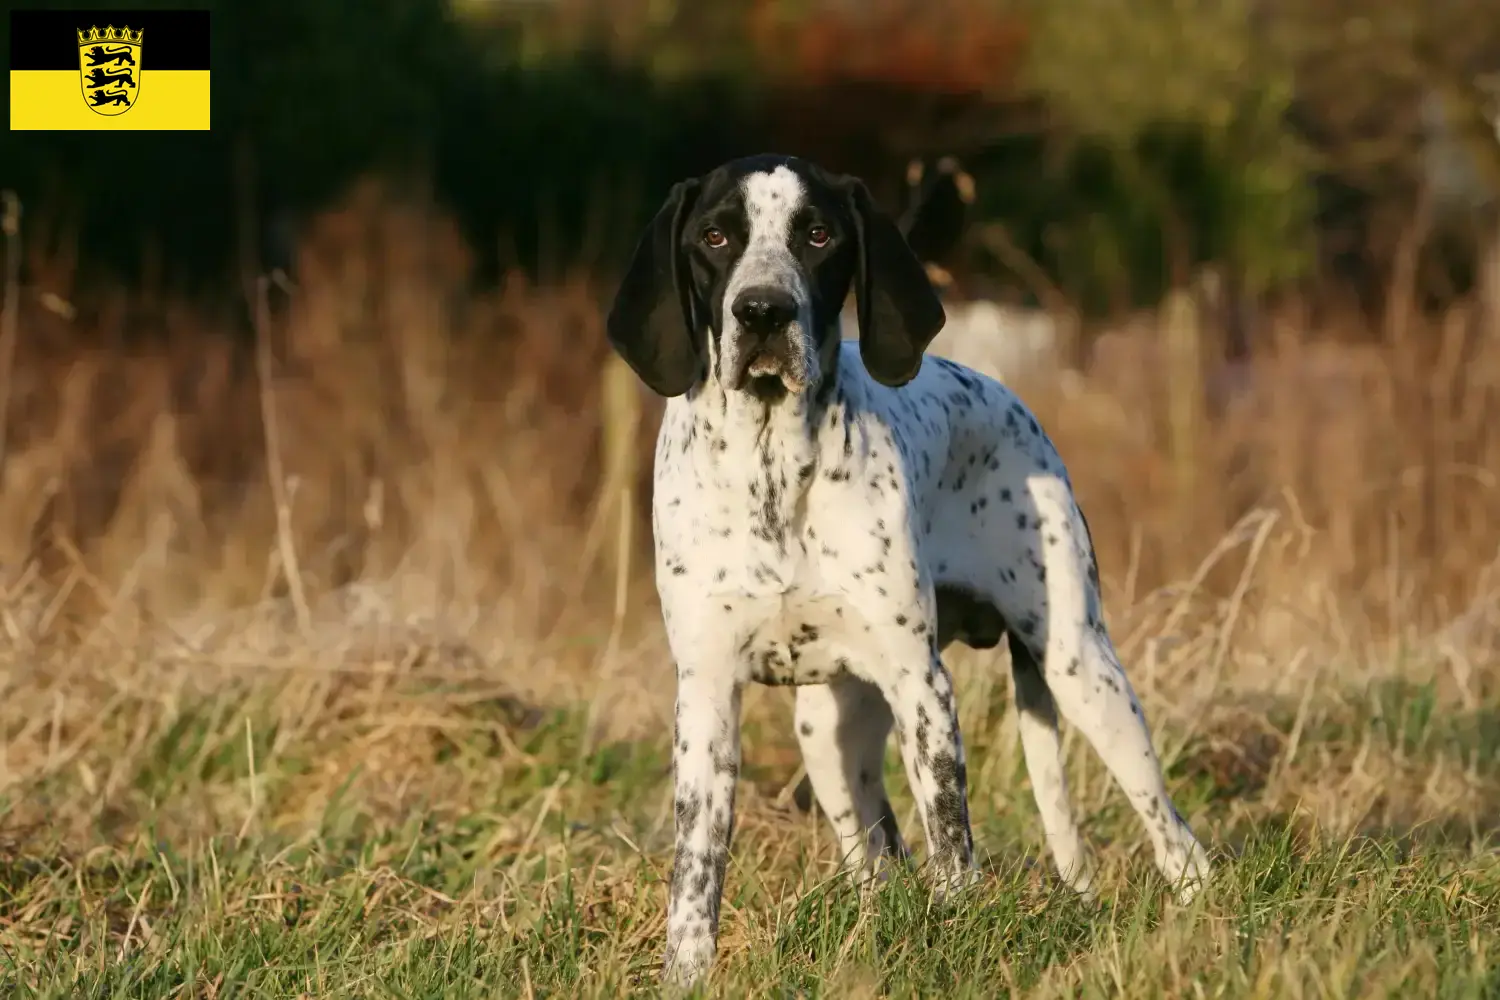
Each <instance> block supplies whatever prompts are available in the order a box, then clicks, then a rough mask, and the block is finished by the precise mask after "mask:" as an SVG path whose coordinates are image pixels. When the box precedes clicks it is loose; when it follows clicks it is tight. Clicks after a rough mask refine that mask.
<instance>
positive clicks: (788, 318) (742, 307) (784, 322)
mask: <svg viewBox="0 0 1500 1000" xmlns="http://www.w3.org/2000/svg"><path fill="white" fill-rule="evenodd" d="M730 312H732V313H734V318H735V319H737V320H739V321H740V328H741V329H743V330H745V331H746V332H748V333H758V334H767V333H776V332H778V331H780V330H784V329H785V328H786V327H788V326H790V325H791V323H792V321H793V320H795V319H796V318H797V300H796V299H794V298H792V294H791V292H785V291H782V290H781V289H779V288H747V289H745V290H744V291H743V292H741V293H740V294H739V295H737V296H735V299H734V305H732V306H730Z"/></svg>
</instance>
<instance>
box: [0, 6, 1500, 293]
mask: <svg viewBox="0 0 1500 1000" xmlns="http://www.w3.org/2000/svg"><path fill="white" fill-rule="evenodd" d="M137 5H138V3H136V4H120V5H118V6H122V7H125V6H137ZM103 6H104V7H114V6H117V5H116V4H108V3H106V4H103ZM198 6H207V7H208V8H209V9H210V10H212V12H213V26H214V29H213V31H214V44H215V52H214V54H213V66H214V70H213V72H214V112H213V114H214V117H213V130H212V131H211V132H209V133H207V134H192V133H181V134H145V133H142V134H134V133H130V134H120V135H117V136H114V137H112V139H111V143H112V148H113V149H118V150H120V151H121V154H120V155H119V156H118V157H117V159H116V161H115V162H114V163H113V164H112V165H111V169H110V170H108V171H100V170H99V169H97V163H96V162H95V161H94V160H93V159H92V158H91V149H92V144H94V143H95V142H96V137H95V136H92V135H89V134H86V133H77V134H67V133H57V134H25V133H9V134H7V135H6V136H4V138H3V143H4V145H3V149H0V164H3V166H0V174H3V182H4V184H5V185H6V186H7V187H10V188H12V189H14V190H16V191H17V192H18V193H19V194H20V195H21V198H22V199H23V201H24V202H25V203H26V204H27V206H29V209H30V212H29V214H30V217H31V220H32V221H31V223H30V225H29V227H28V233H29V239H30V243H31V258H32V260H33V262H35V263H36V268H35V270H38V271H39V270H40V263H39V262H40V260H41V259H43V258H46V259H48V260H49V261H50V262H51V267H52V269H53V270H54V271H57V270H59V269H60V270H61V271H62V272H64V273H61V274H56V275H54V276H53V279H52V280H54V281H65V282H68V283H73V282H76V281H79V280H86V282H94V281H100V280H117V281H120V282H124V283H127V284H130V285H132V286H136V287H139V286H148V287H155V286H157V285H160V286H162V287H163V288H169V289H176V290H191V291H193V292H195V293H207V294H212V293H214V292H218V291H222V289H224V288H225V287H226V284H225V282H226V279H230V280H231V282H233V281H236V280H238V281H243V277H244V275H245V274H247V273H252V272H255V273H258V272H259V271H261V270H264V269H265V268H267V267H271V266H278V265H279V266H286V265H287V264H288V262H289V256H290V254H291V253H292V250H291V248H292V246H293V245H294V244H295V240H296V234H297V233H298V232H299V227H300V225H301V223H302V222H303V220H305V219H306V218H307V217H308V215H309V213H312V212H314V211H315V210H317V209H319V208H321V207H323V206H325V205H326V204H328V203H329V202H330V201H331V200H332V199H334V198H335V197H336V196H337V195H339V194H340V193H342V192H343V191H344V190H345V189H346V188H347V187H348V185H349V184H350V183H351V182H352V181H353V180H354V179H355V178H356V177H357V176H360V175H363V174H368V173H371V172H378V173H382V174H386V175H390V176H395V177H399V178H402V179H403V180H407V181H412V182H420V183H422V184H425V185H429V186H430V189H431V191H432V192H433V194H434V196H435V197H436V198H437V199H438V201H440V202H441V203H442V204H444V205H445V206H447V207H448V208H450V209H451V210H452V211H453V212H454V214H455V215H456V217H457V218H458V219H460V220H461V222H462V225H463V226H464V228H465V230H466V232H465V235H466V236H467V238H468V242H469V243H470V244H471V246H472V247H473V249H474V250H475V252H476V255H477V264H478V265H479V266H478V270H477V271H476V277H477V278H478V279H480V280H485V279H493V278H495V277H496V276H497V275H498V274H499V273H500V272H501V271H502V270H505V269H511V268H521V269H524V270H526V271H528V272H530V273H532V274H546V273H549V272H553V273H555V272H557V271H562V270H568V269H572V268H578V267H582V268H590V269H595V270H601V269H602V270H606V271H607V270H609V269H611V268H613V267H614V266H616V265H617V264H618V263H619V260H620V258H621V256H622V255H623V254H624V253H625V252H626V251H627V250H628V248H629V245H630V243H631V240H632V238H633V236H634V232H635V227H636V226H637V225H638V224H639V222H640V221H641V220H642V219H643V218H644V217H645V215H646V213H648V212H649V211H650V210H651V209H652V207H653V205H654V202H655V199H657V198H659V197H660V195H661V192H662V191H664V190H665V189H666V187H667V186H668V185H669V184H670V183H671V182H672V181H673V180H675V179H677V178H679V177H681V176H684V175H687V174H690V173H694V172H697V171H700V170H702V169H705V168H707V167H709V166H711V165H713V164H714V163H716V162H718V161H721V160H723V159H725V158H727V157H729V156H732V155H736V154H741V153H747V152H752V151H759V150H764V149H774V150H782V151H788V152H796V153H800V154H804V155H807V156H810V157H813V158H816V159H820V160H822V161H824V162H826V163H828V164H829V165H830V166H833V167H835V168H838V169H844V170H849V171H853V172H858V173H861V174H863V175H865V176H866V177H867V178H868V179H869V180H870V181H871V182H872V183H873V184H874V185H875V186H876V188H877V191H878V192H884V193H885V194H886V195H887V196H888V197H889V196H891V193H892V192H894V191H895V190H896V185H898V184H899V182H900V178H901V174H902V171H903V169H904V167H905V164H906V163H907V161H908V160H909V159H911V158H913V157H926V158H931V157H934V156H941V155H957V156H959V157H960V158H961V159H962V161H963V162H964V164H965V165H966V167H968V168H969V170H970V171H971V172H972V173H973V174H974V175H975V177H976V180H977V181H978V182H979V184H978V187H979V191H980V193H981V202H980V205H979V209H978V214H979V215H980V216H981V218H982V219H984V220H987V221H991V222H994V223H997V224H1000V225H1003V227H1004V235H1005V243H1006V245H1007V246H1008V247H1009V248H1010V249H1011V250H1012V251H1013V252H1014V251H1019V252H1020V253H1021V254H1024V256H1025V258H1026V259H1027V260H1029V261H1030V262H1033V263H1034V264H1035V265H1036V266H1037V268H1038V269H1039V273H1040V274H1042V275H1045V276H1046V279H1047V282H1048V283H1049V284H1050V285H1051V286H1052V287H1055V288H1057V289H1060V290H1061V291H1062V292H1063V293H1064V294H1066V295H1067V296H1068V297H1069V298H1070V299H1071V300H1072V301H1073V302H1074V303H1075V304H1076V305H1078V306H1079V307H1080V308H1082V309H1084V310H1086V311H1088V312H1090V313H1093V314H1101V313H1115V312H1119V311H1121V310H1125V309H1129V308H1132V307H1139V306H1141V305H1144V304H1151V303H1155V302H1157V301H1158V300H1159V299H1160V297H1161V295H1162V294H1163V292H1164V291H1165V290H1166V289H1167V288H1168V287H1171V286H1173V285H1181V284H1183V283H1185V282H1186V281H1187V280H1188V278H1189V275H1190V274H1191V273H1193V272H1194V271H1195V270H1196V269H1198V268H1200V267H1202V266H1203V265H1205V264H1216V265H1218V266H1219V267H1221V268H1222V269H1223V271H1224V273H1225V274H1226V275H1228V276H1229V277H1231V278H1232V280H1233V281H1234V282H1235V283H1236V286H1237V287H1243V288H1244V289H1245V291H1247V292H1249V293H1253V294H1260V293H1272V292H1283V291H1286V290H1288V289H1297V290H1298V291H1299V292H1301V293H1302V294H1308V293H1310V291H1312V290H1316V291H1317V292H1318V293H1319V295H1320V297H1321V298H1323V299H1333V298H1342V299H1348V298H1349V297H1351V296H1352V297H1353V299H1354V300H1355V301H1357V302H1359V303H1361V304H1362V305H1363V306H1364V307H1365V308H1375V307H1378V305H1379V299H1380V295H1381V294H1382V292H1383V290H1384V289H1385V288H1386V287H1387V284H1388V281H1387V279H1388V278H1389V275H1390V271H1391V269H1392V268H1393V267H1396V266H1397V264H1396V261H1397V258H1398V257H1399V247H1400V246H1401V245H1402V234H1403V233H1408V232H1409V230H1410V229H1411V227H1412V225H1413V224H1414V223H1413V220H1418V221H1419V222H1420V224H1421V225H1422V226H1425V227H1428V228H1431V229H1433V230H1434V231H1435V232H1438V234H1439V236H1440V237H1441V238H1438V237H1434V238H1433V239H1431V240H1424V241H1423V243H1424V244H1431V245H1432V247H1433V248H1435V249H1433V250H1431V251H1430V252H1426V257H1431V258H1432V259H1431V260H1430V261H1429V260H1427V259H1426V258H1424V260H1423V261H1422V262H1421V265H1420V268H1419V270H1420V271H1421V279H1422V294H1424V295H1433V296H1438V297H1445V296H1447V297H1451V296H1452V295H1455V294H1462V293H1463V292H1464V291H1466V290H1467V289H1468V288H1469V287H1470V285H1471V284H1472V282H1473V275H1474V266H1475V265H1474V259H1475V256H1474V245H1475V244H1474V234H1475V233H1477V232H1481V231H1483V226H1481V225H1476V223H1485V224H1487V219H1486V214H1487V213H1488V212H1490V211H1492V210H1493V207H1494V204H1495V190H1496V188H1497V187H1500V183H1497V181H1500V139H1497V138H1496V130H1495V128H1494V125H1493V123H1494V120H1495V117H1496V115H1497V111H1496V105H1495V103H1494V101H1495V98H1496V97H1497V96H1500V88H1497V87H1496V82H1497V80H1500V74H1497V70H1500V18H1496V17H1494V16H1493V12H1490V14H1489V15H1488V16H1487V15H1486V14H1485V12H1484V4H1483V3H1481V2H1478V0H1471V2H1464V0H1440V2H1435V3H1423V4H1406V5H1400V4H1389V3H1372V2H1361V0H1308V2H1302V0H1223V2H1220V0H1140V2H1137V3H1132V4H1129V5H1122V4H1117V3H1112V2H1109V0H1065V2H1057V0H1054V2H1041V0H944V2H916V0H717V2H715V3H712V4H701V3H700V4H689V3H682V2H679V0H452V2H449V0H316V2H313V0H262V2H258V3H254V4H251V3H245V2H216V3H209V4H206V5H204V4H200V5H198ZM148 58H149V56H148ZM1422 220H1425V221H1422ZM972 263H973V265H974V267H975V269H976V271H979V272H982V273H986V274H989V275H992V276H994V277H996V278H997V279H998V280H999V281H1001V282H1002V283H1005V284H1008V285H1011V286H1014V287H1013V289H1012V290H1013V291H1015V292H1017V293H1019V294H1022V295H1025V296H1029V297H1032V298H1035V297H1036V296H1037V289H1036V288H1035V287H1031V286H1034V285H1036V283H1037V281H1036V279H1035V278H1033V279H1031V280H1030V281H1021V280H1019V278H1018V277H1017V276H1016V275H1015V274H1014V273H1013V272H1014V270H1015V267H1014V261H1011V263H1010V265H1007V264H1006V262H1005V261H1004V260H997V259H996V258H995V256H994V254H993V252H992V249H989V250H987V249H986V245H985V241H982V240H980V241H976V246H975V248H974V259H973V261H972ZM229 287H233V284H232V283H231V284H230V285H229Z"/></svg>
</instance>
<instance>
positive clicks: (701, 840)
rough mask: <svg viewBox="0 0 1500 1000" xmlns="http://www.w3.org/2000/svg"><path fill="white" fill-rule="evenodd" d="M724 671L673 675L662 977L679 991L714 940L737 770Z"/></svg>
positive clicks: (697, 669)
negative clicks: (668, 884)
mask: <svg viewBox="0 0 1500 1000" xmlns="http://www.w3.org/2000/svg"><path fill="white" fill-rule="evenodd" d="M727 666H728V665H727V663H725V664H711V665H707V666H699V665H696V664H692V665H689V664H683V665H680V666H679V667H678V671H677V722H676V726H675V729H674V734H673V741H672V764H673V773H674V776H675V781H676V801H675V810H674V813H675V818H676V841H677V851H676V854H675V856H674V857H673V859H672V888H671V901H670V903H669V904H668V907H667V953H666V960H665V963H664V965H663V969H662V977H663V979H664V980H665V981H666V982H667V983H669V984H675V985H679V986H689V985H691V984H692V983H693V982H695V981H696V980H697V979H699V978H700V977H701V976H702V975H703V974H704V973H706V972H707V971H708V968H709V966H710V965H712V964H713V959H714V952H715V950H716V948H717V943H718V938H719V903H720V899H721V897H722V895H723V892H724V868H725V865H726V864H727V863H728V861H729V842H730V838H731V836H732V834H733V831H734V786H735V781H736V780H737V779H738V777H739V771H740V691H741V687H742V682H741V680H740V678H739V676H738V675H737V673H736V672H735V671H734V670H733V669H732V668H727Z"/></svg>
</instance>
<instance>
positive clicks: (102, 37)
mask: <svg viewBox="0 0 1500 1000" xmlns="http://www.w3.org/2000/svg"><path fill="white" fill-rule="evenodd" d="M145 34H146V32H145V30H144V29H143V30H141V31H131V30H130V25H128V24H127V25H126V26H125V27H123V28H120V29H118V30H116V29H115V26H114V25H112V24H111V25H107V26H105V28H104V30H103V31H100V30H99V28H98V27H97V26H93V27H90V28H89V30H88V31H82V30H79V32H78V44H79V45H86V44H88V43H89V42H122V43H124V44H126V45H139V44H141V39H142V38H143V37H144V36H145Z"/></svg>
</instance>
